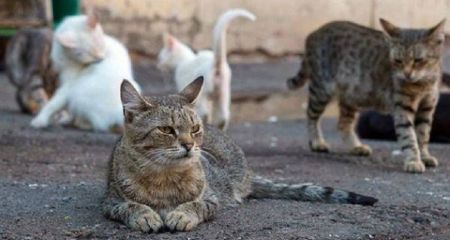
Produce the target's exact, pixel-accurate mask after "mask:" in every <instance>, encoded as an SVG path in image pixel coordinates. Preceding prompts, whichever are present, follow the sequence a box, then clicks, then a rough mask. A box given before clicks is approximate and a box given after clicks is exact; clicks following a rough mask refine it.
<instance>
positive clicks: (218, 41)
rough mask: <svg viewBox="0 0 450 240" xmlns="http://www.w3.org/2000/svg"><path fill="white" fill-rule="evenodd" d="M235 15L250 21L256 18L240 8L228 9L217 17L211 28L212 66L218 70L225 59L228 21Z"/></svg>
mask: <svg viewBox="0 0 450 240" xmlns="http://www.w3.org/2000/svg"><path fill="white" fill-rule="evenodd" d="M237 17H244V18H247V19H250V20H252V21H254V20H255V19H256V17H255V15H253V14H252V13H251V12H249V11H247V10H245V9H240V8H237V9H231V10H228V11H226V12H225V13H224V14H222V15H221V16H220V17H219V19H218V20H217V23H216V25H215V26H214V30H213V51H214V58H215V59H214V66H215V68H216V71H220V70H221V66H222V64H223V63H225V62H226V61H227V47H226V43H225V40H226V30H227V27H228V24H229V22H231V20H233V19H235V18H237ZM219 74H220V72H219Z"/></svg>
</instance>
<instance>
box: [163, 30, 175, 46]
mask: <svg viewBox="0 0 450 240" xmlns="http://www.w3.org/2000/svg"><path fill="white" fill-rule="evenodd" d="M177 41H178V40H177V39H176V38H175V37H174V36H172V35H170V34H169V33H164V34H163V42H164V47H166V48H167V49H170V50H172V49H173V47H174V46H175V44H176V43H177Z"/></svg>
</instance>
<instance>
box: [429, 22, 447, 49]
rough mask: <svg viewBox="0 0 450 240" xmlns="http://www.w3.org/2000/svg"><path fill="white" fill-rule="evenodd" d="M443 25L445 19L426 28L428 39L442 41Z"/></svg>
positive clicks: (443, 35)
mask: <svg viewBox="0 0 450 240" xmlns="http://www.w3.org/2000/svg"><path fill="white" fill-rule="evenodd" d="M444 26H445V19H443V20H442V21H440V22H439V23H438V24H437V25H436V26H434V27H432V28H430V29H428V31H427V37H428V39H431V40H433V41H434V42H437V43H438V44H441V43H443V42H444V40H445V33H444Z"/></svg>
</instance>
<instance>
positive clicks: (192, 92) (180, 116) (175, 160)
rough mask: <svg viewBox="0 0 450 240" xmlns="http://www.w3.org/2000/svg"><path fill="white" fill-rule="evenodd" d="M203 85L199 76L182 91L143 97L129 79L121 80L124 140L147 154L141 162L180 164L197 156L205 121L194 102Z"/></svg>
mask: <svg viewBox="0 0 450 240" xmlns="http://www.w3.org/2000/svg"><path fill="white" fill-rule="evenodd" d="M202 85H203V77H200V78H197V79H196V80H194V81H193V82H192V83H190V84H189V85H188V86H187V87H186V88H185V89H184V90H182V91H181V92H180V93H179V94H176V95H169V96H164V97H152V98H144V97H142V96H141V95H140V94H139V93H138V92H137V91H136V89H134V88H133V86H132V85H131V84H130V83H129V82H128V81H124V82H123V83H122V86H121V99H122V104H123V111H124V117H125V131H124V140H125V141H127V144H128V147H129V148H131V149H132V151H134V152H136V153H138V154H139V155H140V156H144V158H142V159H141V161H143V162H141V163H140V164H141V165H143V166H165V165H178V164H183V163H186V162H189V160H192V159H198V158H197V157H198V156H199V154H200V145H201V144H202V134H203V125H202V121H201V119H200V118H199V116H198V115H197V113H196V111H195V107H194V103H195V101H196V99H197V97H198V95H199V93H200V90H201V88H202Z"/></svg>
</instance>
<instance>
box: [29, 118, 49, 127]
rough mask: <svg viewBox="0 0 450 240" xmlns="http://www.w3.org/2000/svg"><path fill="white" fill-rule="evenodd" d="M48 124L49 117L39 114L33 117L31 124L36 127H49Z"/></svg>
mask: <svg viewBox="0 0 450 240" xmlns="http://www.w3.org/2000/svg"><path fill="white" fill-rule="evenodd" d="M48 124H49V123H48V119H46V118H43V117H39V116H37V117H35V118H33V120H31V123H30V125H31V126H32V127H34V128H45V127H48Z"/></svg>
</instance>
